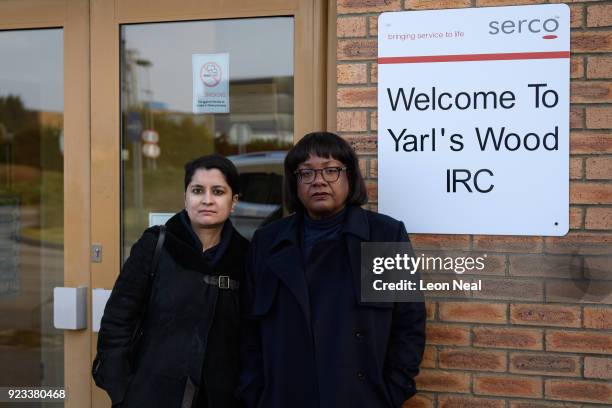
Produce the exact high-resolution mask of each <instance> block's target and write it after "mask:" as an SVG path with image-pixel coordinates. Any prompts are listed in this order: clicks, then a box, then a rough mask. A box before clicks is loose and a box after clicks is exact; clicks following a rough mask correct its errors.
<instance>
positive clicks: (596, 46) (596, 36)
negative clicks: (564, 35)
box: [571, 31, 612, 53]
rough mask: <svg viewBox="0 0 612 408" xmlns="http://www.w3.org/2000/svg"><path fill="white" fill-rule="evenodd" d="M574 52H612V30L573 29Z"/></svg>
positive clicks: (572, 43) (572, 47)
mask: <svg viewBox="0 0 612 408" xmlns="http://www.w3.org/2000/svg"><path fill="white" fill-rule="evenodd" d="M571 50H572V52H574V53H576V52H610V51H612V31H573V32H572V35H571Z"/></svg>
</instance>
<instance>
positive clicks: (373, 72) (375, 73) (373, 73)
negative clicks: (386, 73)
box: [370, 62, 378, 84]
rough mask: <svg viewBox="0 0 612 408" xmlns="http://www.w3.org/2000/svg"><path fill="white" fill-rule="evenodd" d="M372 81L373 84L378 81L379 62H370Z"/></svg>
mask: <svg viewBox="0 0 612 408" xmlns="http://www.w3.org/2000/svg"><path fill="white" fill-rule="evenodd" d="M370 82H371V83H373V84H375V83H377V82H378V64H377V63H376V62H372V63H371V64H370Z"/></svg>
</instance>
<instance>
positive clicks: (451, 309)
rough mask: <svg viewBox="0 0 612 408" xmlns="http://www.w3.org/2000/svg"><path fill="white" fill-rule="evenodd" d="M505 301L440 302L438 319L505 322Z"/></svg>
mask: <svg viewBox="0 0 612 408" xmlns="http://www.w3.org/2000/svg"><path fill="white" fill-rule="evenodd" d="M507 309H508V305H506V304H505V303H475V302H472V301H469V302H440V320H446V321H449V322H475V323H506V321H507V319H506V311H507Z"/></svg>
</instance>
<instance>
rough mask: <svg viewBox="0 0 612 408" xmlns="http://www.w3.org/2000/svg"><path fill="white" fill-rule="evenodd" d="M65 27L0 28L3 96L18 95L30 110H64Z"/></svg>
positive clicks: (0, 93)
mask: <svg viewBox="0 0 612 408" xmlns="http://www.w3.org/2000/svg"><path fill="white" fill-rule="evenodd" d="M63 78H64V44H63V30H62V29H44V30H18V31H0V96H7V95H9V94H13V95H19V96H21V99H22V100H23V102H24V103H25V105H26V106H27V107H28V108H29V109H33V110H45V111H54V112H61V111H63V110H64V81H63Z"/></svg>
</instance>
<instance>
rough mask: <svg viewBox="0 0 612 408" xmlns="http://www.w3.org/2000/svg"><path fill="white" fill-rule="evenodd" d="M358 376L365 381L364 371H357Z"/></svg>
mask: <svg viewBox="0 0 612 408" xmlns="http://www.w3.org/2000/svg"><path fill="white" fill-rule="evenodd" d="M357 378H359V379H360V380H362V381H363V380H365V374H364V373H362V372H361V371H359V372H358V373H357Z"/></svg>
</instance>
